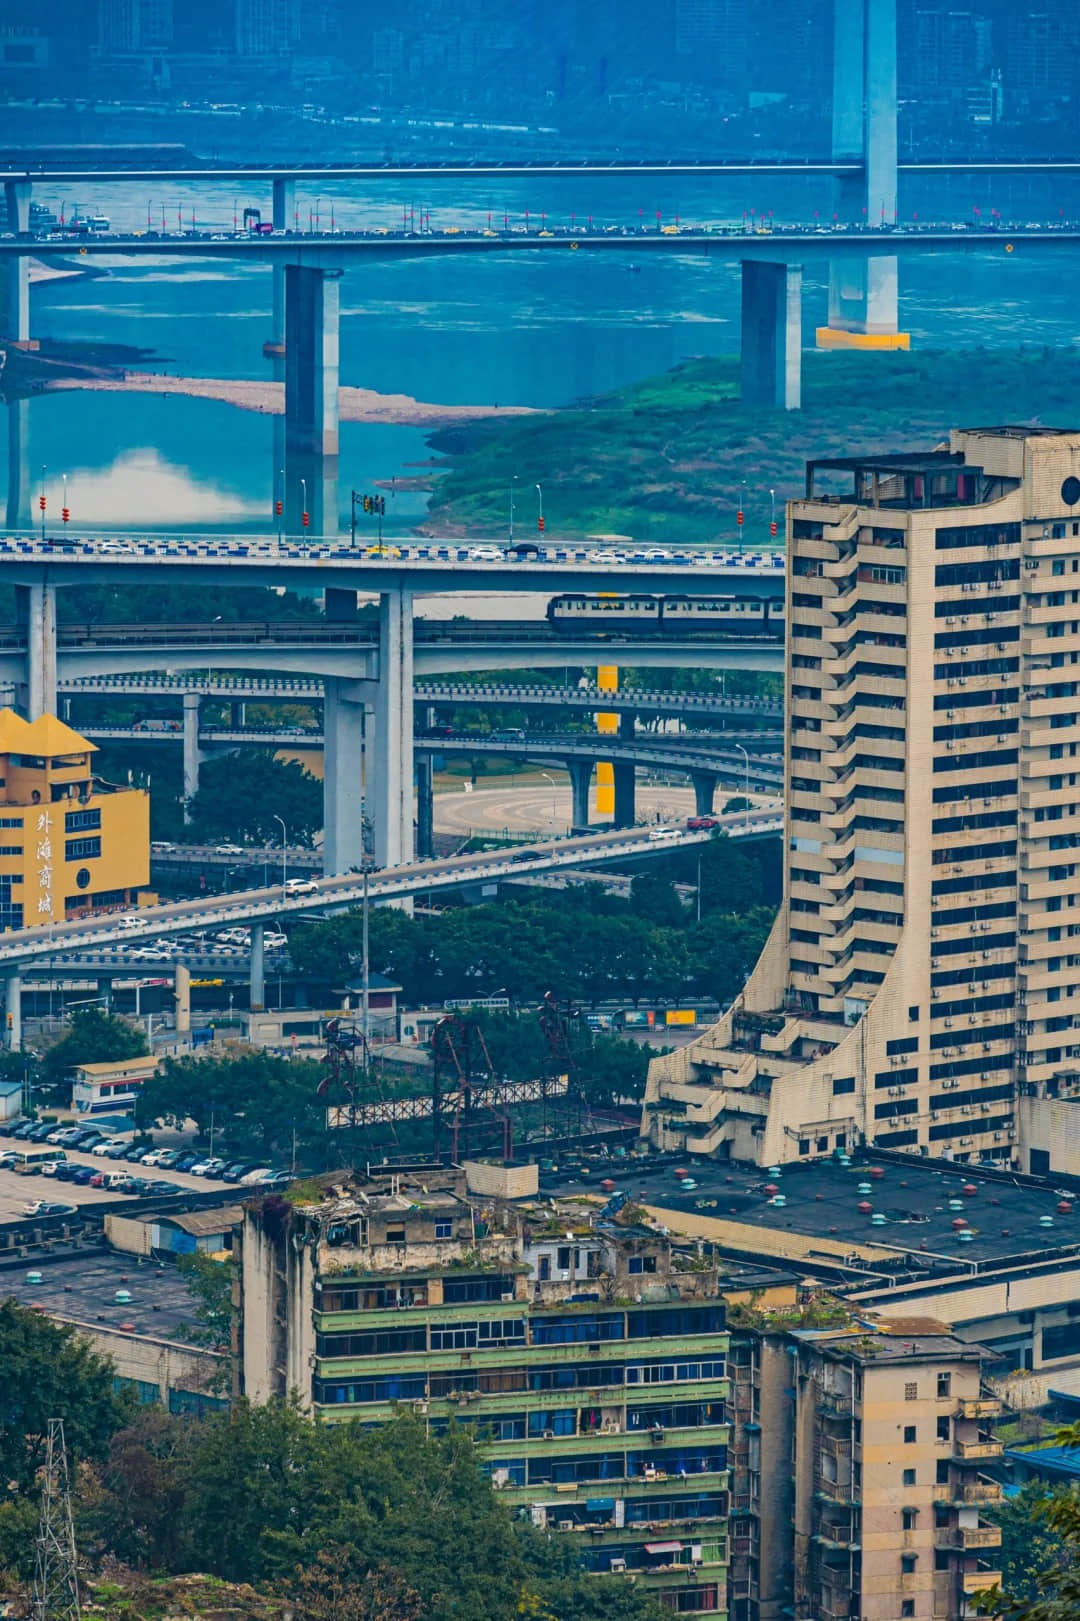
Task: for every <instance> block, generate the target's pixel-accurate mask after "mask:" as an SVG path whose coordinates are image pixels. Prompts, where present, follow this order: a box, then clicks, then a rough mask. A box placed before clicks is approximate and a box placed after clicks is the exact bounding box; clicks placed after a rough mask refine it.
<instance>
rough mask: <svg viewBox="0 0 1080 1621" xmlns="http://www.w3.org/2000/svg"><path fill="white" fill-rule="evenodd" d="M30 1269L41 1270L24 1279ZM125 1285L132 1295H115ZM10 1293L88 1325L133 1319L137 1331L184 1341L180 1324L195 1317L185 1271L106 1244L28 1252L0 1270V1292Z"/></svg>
mask: <svg viewBox="0 0 1080 1621" xmlns="http://www.w3.org/2000/svg"><path fill="white" fill-rule="evenodd" d="M30 1272H40V1273H41V1282H40V1283H28V1282H27V1276H28V1274H29V1273H30ZM118 1289H127V1290H129V1291H130V1293H131V1299H130V1301H127V1302H123V1303H121V1302H118V1301H117V1300H116V1298H115V1297H116V1291H117V1290H118ZM7 1296H11V1297H12V1298H13V1299H14V1300H16V1301H18V1303H19V1305H20V1306H31V1307H33V1306H39V1307H41V1308H42V1309H43V1310H44V1311H46V1312H48V1313H49V1314H50V1316H52V1315H55V1316H57V1317H72V1318H76V1319H77V1320H78V1321H79V1322H83V1323H86V1324H87V1325H88V1326H89V1327H90V1328H101V1329H112V1330H117V1329H119V1327H120V1325H121V1323H133V1324H134V1325H135V1328H134V1332H135V1333H136V1334H150V1335H154V1336H156V1337H157V1338H160V1339H175V1340H179V1341H180V1342H181V1343H184V1335H183V1333H182V1332H181V1325H183V1324H185V1323H193V1322H194V1321H195V1312H196V1310H197V1307H198V1302H197V1301H196V1300H195V1298H194V1296H193V1295H192V1294H191V1291H190V1289H189V1287H188V1281H187V1278H186V1276H185V1274H184V1273H182V1272H181V1271H180V1270H179V1269H178V1268H177V1267H176V1266H174V1265H172V1264H166V1263H164V1262H157V1261H149V1260H143V1261H142V1262H141V1264H140V1261H139V1258H138V1257H137V1256H134V1255H121V1254H119V1253H114V1252H113V1251H110V1250H90V1251H83V1252H81V1253H80V1254H78V1255H70V1256H64V1257H63V1258H62V1259H60V1260H50V1259H49V1258H48V1257H47V1256H44V1255H34V1254H30V1255H28V1256H27V1257H26V1258H25V1259H24V1260H23V1261H21V1262H20V1264H19V1265H18V1266H17V1267H11V1268H6V1267H5V1268H4V1269H3V1270H2V1271H0V1298H5V1297H7Z"/></svg>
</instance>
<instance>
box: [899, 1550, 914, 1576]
mask: <svg viewBox="0 0 1080 1621" xmlns="http://www.w3.org/2000/svg"><path fill="white" fill-rule="evenodd" d="M918 1562H919V1556H918V1554H914V1553H902V1554H901V1555H900V1569H901V1570H902V1571H903V1573H904V1575H905V1576H910V1575H911V1573H912V1571H913V1570H914V1569H915V1566H916V1565H917V1564H918Z"/></svg>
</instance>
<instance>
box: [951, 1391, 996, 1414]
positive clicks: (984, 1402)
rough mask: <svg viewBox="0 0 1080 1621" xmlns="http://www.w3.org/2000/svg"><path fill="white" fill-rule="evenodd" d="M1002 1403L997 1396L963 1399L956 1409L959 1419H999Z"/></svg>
mask: <svg viewBox="0 0 1080 1621" xmlns="http://www.w3.org/2000/svg"><path fill="white" fill-rule="evenodd" d="M1000 1412H1001V1401H1000V1399H999V1398H998V1397H997V1396H979V1397H978V1398H977V1399H976V1398H974V1397H963V1398H962V1399H961V1401H960V1402H959V1404H958V1406H957V1409H956V1416H957V1418H997V1417H998V1415H999V1414H1000Z"/></svg>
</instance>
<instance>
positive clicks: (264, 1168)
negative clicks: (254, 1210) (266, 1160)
mask: <svg viewBox="0 0 1080 1621" xmlns="http://www.w3.org/2000/svg"><path fill="white" fill-rule="evenodd" d="M273 1174H274V1168H273V1166H272V1165H258V1166H256V1167H255V1169H254V1170H253V1171H247V1172H246V1173H245V1174H244V1175H243V1176H242V1177H241V1178H240V1185H241V1187H245V1188H248V1187H251V1186H252V1185H253V1184H254V1183H256V1182H265V1180H266V1178H267V1177H268V1176H273Z"/></svg>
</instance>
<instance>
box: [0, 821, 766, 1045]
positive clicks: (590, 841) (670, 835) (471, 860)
mask: <svg viewBox="0 0 1080 1621" xmlns="http://www.w3.org/2000/svg"><path fill="white" fill-rule="evenodd" d="M719 820H720V824H721V826H723V828H724V829H725V831H726V832H727V833H728V834H729V836H730V837H732V838H746V839H756V838H773V837H776V836H777V835H778V834H779V833H780V832H781V831H782V829H783V817H782V815H780V813H779V812H776V811H765V812H761V811H757V812H754V811H750V812H740V813H739V814H737V815H733V816H728V817H721V818H720V819H719ZM710 837H711V834H709V833H695V832H689V831H687V830H685V829H676V828H670V829H663V830H659V829H655V828H653V829H646V828H632V829H621V830H618V831H615V832H611V833H591V834H586V835H584V836H581V837H572V838H568V839H558V840H551V841H550V842H547V843H542V844H531V845H522V846H519V847H518V848H517V849H515V850H513V851H512V852H507V853H503V852H499V853H496V854H482V855H476V854H468V855H459V856H447V857H442V858H439V859H436V860H431V861H423V862H420V861H418V862H409V863H407V864H405V865H402V866H399V867H396V868H393V869H390V870H387V869H385V868H384V869H378V868H376V869H375V870H374V871H371V872H368V873H366V874H364V873H357V872H352V873H345V874H337V875H335V876H334V877H331V878H324V879H321V880H313V881H312V890H311V892H310V893H307V894H304V895H291V894H289V893H287V892H286V891H285V889H284V886H283V885H280V884H277V885H272V886H269V887H267V888H262V889H251V890H238V891H234V892H233V893H231V894H227V895H221V896H217V897H214V898H212V899H208V898H206V897H201V898H199V899H197V900H190V901H172V902H168V903H166V904H164V905H161V906H154V907H146V908H145V909H143V910H142V911H140V912H139V913H138V914H137V921H136V922H135V923H134V925H132V923H131V922H130V921H127V920H124V919H122V918H119V917H117V916H115V915H113V914H108V913H107V914H105V915H103V916H97V917H92V918H78V919H73V920H72V921H71V922H67V923H56V924H49V925H47V926H41V927H38V928H27V929H12V930H9V931H7V932H6V933H4V934H0V975H2V976H3V977H4V980H5V992H6V1008H7V1036H8V1041H7V1045H8V1047H9V1048H11V1049H18V1048H20V1047H21V1045H22V1018H21V988H22V987H21V981H22V976H23V975H24V974H25V973H26V972H28V971H29V970H30V969H32V968H34V967H40V966H42V965H45V964H48V963H49V962H50V961H51V960H53V959H59V960H62V961H68V960H69V959H70V958H71V957H72V956H73V955H78V956H79V957H81V956H82V954H83V953H84V952H89V953H91V954H96V953H101V952H108V951H109V950H110V949H112V950H115V949H116V948H118V947H120V946H124V947H130V946H131V945H132V944H134V943H136V942H140V943H141V942H144V941H150V940H156V939H162V938H166V937H168V936H176V935H190V934H200V933H210V932H213V931H214V930H217V929H221V928H223V927H227V926H228V925H233V924H246V925H247V926H248V927H249V928H250V936H251V938H250V952H251V959H250V987H251V992H250V996H251V1006H252V1007H253V1008H261V1007H262V1006H263V1005H264V1000H265V967H266V961H265V951H264V944H263V936H264V929H265V925H266V922H267V920H269V919H272V918H277V917H292V918H304V917H323V916H328V915H333V914H335V913H339V912H343V911H350V910H352V909H354V908H355V907H357V906H358V905H360V904H361V903H362V901H363V896H364V892H365V889H366V891H367V894H368V897H369V899H370V900H371V901H373V902H383V903H386V902H392V901H397V902H402V901H408V900H409V899H411V898H412V897H414V896H416V895H425V896H426V895H434V894H439V893H443V892H445V891H447V890H450V889H456V888H462V887H464V888H468V887H470V886H471V887H473V888H474V889H476V890H478V891H479V892H480V893H481V894H484V893H486V892H487V891H488V889H489V888H490V889H491V890H492V891H493V890H494V888H495V887H496V886H497V885H498V884H499V882H500V881H506V880H507V879H511V878H521V877H525V876H526V875H529V874H536V873H545V872H557V871H559V870H565V869H567V868H571V867H580V866H582V865H589V866H591V865H593V864H596V863H600V862H607V861H625V860H628V859H634V858H637V857H645V856H651V855H670V854H672V853H673V852H675V851H677V850H681V849H685V848H687V847H691V846H693V845H696V844H701V843H704V842H706V841H707V840H708V839H709V838H710ZM129 918H130V914H129ZM126 960H129V959H126Z"/></svg>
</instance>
